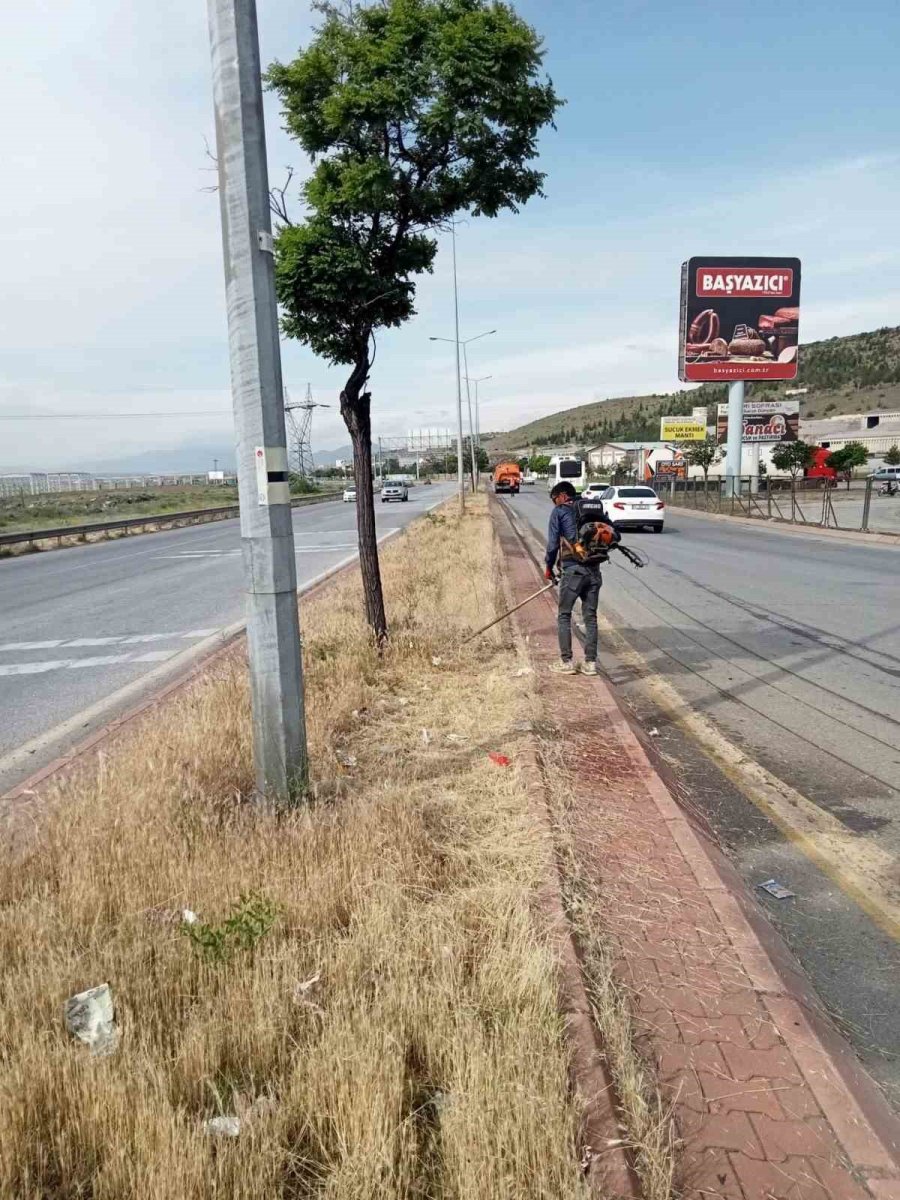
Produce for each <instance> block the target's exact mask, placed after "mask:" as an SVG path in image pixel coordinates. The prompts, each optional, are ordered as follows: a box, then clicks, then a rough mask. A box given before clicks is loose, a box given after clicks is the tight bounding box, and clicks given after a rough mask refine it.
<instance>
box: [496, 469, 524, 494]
mask: <svg viewBox="0 0 900 1200" xmlns="http://www.w3.org/2000/svg"><path fill="white" fill-rule="evenodd" d="M521 486H522V468H521V467H520V466H519V464H518V463H514V462H502V463H497V465H496V467H494V491H495V492H512V493H514V494H515V493H517V492H518V490H519V488H520V487H521Z"/></svg>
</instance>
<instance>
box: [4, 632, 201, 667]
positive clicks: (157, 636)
mask: <svg viewBox="0 0 900 1200" xmlns="http://www.w3.org/2000/svg"><path fill="white" fill-rule="evenodd" d="M218 632H219V631H218V629H188V630H186V631H184V632H182V631H181V630H180V629H177V630H175V631H174V632H172V633H120V634H118V635H117V636H116V637H80V638H72V639H71V640H69V641H67V640H65V639H63V638H59V639H56V640H54V641H48V642H4V643H2V644H0V651H11V650H13V651H14V650H58V649H59V648H60V647H63V648H64V649H66V650H75V649H78V650H80V649H82V648H83V647H88V646H133V645H142V644H143V643H145V642H164V641H167V640H168V639H173V640H174V639H175V638H179V639H181V640H182V641H199V640H200V639H201V638H207V637H212V635H213V634H214V633H218ZM80 661H82V662H88V661H89V660H88V659H81V660H80Z"/></svg>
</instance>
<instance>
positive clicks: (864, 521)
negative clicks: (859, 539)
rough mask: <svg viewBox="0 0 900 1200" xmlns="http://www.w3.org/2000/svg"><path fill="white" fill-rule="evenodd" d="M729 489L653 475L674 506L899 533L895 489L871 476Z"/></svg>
mask: <svg viewBox="0 0 900 1200" xmlns="http://www.w3.org/2000/svg"><path fill="white" fill-rule="evenodd" d="M739 483H740V487H739V489H735V490H731V489H730V488H728V487H727V485H726V482H725V480H724V479H718V478H717V479H675V478H661V479H657V480H656V483H655V486H656V490H657V492H658V493H659V494H660V496H661V497H663V499H665V500H666V501H667V503H668V504H670V505H672V506H674V507H676V508H691V509H697V510H699V511H701V512H711V513H723V514H725V515H728V516H734V517H757V518H761V519H764V520H770V521H787V522H789V523H791V524H794V525H816V526H818V527H819V528H822V529H848V530H861V531H863V532H867V533H893V534H897V535H900V489H897V488H896V487H891V485H888V484H881V483H879V482H878V481H877V480H875V479H865V480H857V481H853V482H851V483H850V485H849V486H848V485H846V484H843V483H839V484H836V485H835V483H834V482H833V481H831V480H826V479H773V478H765V477H764V478H761V479H752V478H749V477H742V478H741V479H740V481H739Z"/></svg>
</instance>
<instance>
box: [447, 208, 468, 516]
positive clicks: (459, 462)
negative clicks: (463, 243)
mask: <svg viewBox="0 0 900 1200" xmlns="http://www.w3.org/2000/svg"><path fill="white" fill-rule="evenodd" d="M450 228H451V230H452V232H453V312H454V316H455V319H456V436H457V438H458V439H459V440H458V444H457V450H456V475H457V482H458V485H459V515H460V516H463V515H464V514H465V511H466V485H465V480H464V478H463V418H462V379H461V377H460V369H459V283H458V281H457V277H456V222H455V221H454V222H451V225H450Z"/></svg>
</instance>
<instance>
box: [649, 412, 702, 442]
mask: <svg viewBox="0 0 900 1200" xmlns="http://www.w3.org/2000/svg"><path fill="white" fill-rule="evenodd" d="M659 440H660V441H661V442H705V441H706V425H705V424H704V423H703V422H702V421H692V420H691V419H690V417H661V418H660V421H659Z"/></svg>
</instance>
